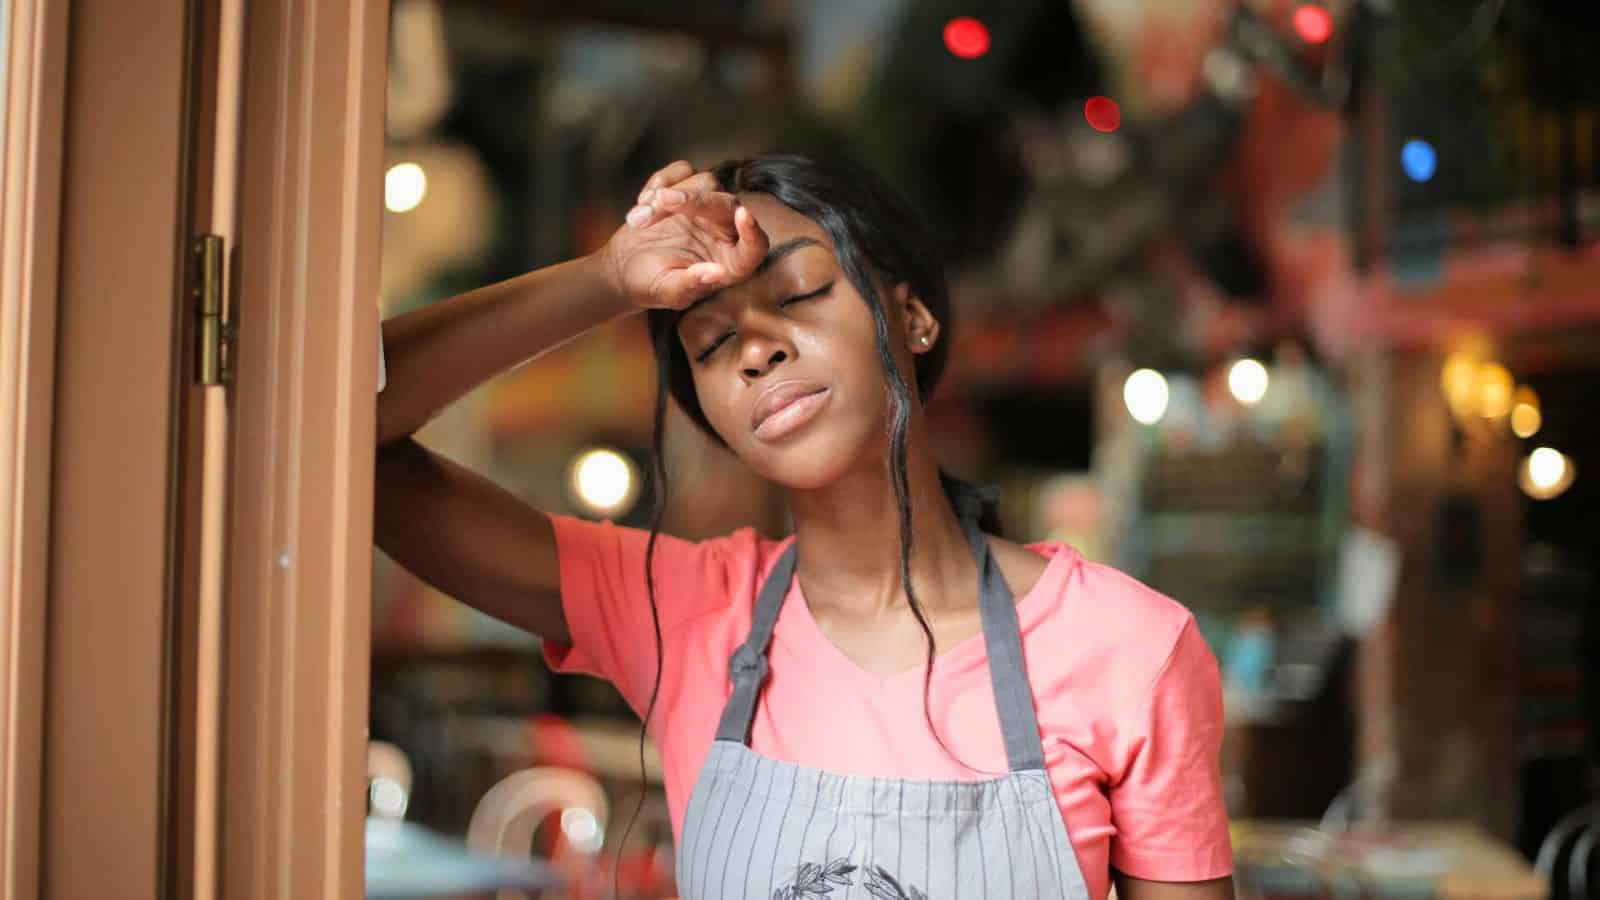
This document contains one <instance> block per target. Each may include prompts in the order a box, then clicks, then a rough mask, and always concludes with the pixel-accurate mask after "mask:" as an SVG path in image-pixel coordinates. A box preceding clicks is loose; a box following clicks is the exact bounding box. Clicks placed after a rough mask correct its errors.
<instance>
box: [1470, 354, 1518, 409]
mask: <svg viewBox="0 0 1600 900" xmlns="http://www.w3.org/2000/svg"><path fill="white" fill-rule="evenodd" d="M1514 387H1515V382H1513V381H1512V379H1511V372H1510V371H1509V370H1507V369H1506V367H1505V366H1502V365H1500V364H1499V363H1497V362H1486V363H1484V364H1483V365H1481V366H1479V367H1478V415H1480V416H1483V417H1484V418H1485V419H1498V418H1500V417H1501V416H1503V415H1506V414H1508V413H1510V412H1511V396H1512V390H1513V388H1514Z"/></svg>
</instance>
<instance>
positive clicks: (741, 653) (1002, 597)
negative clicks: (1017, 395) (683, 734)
mask: <svg viewBox="0 0 1600 900" xmlns="http://www.w3.org/2000/svg"><path fill="white" fill-rule="evenodd" d="M965 506H966V504H961V507H958V509H959V511H960V512H961V513H963V515H962V516H961V523H962V528H963V529H964V530H965V531H966V534H967V542H968V545H969V546H970V548H971V550H972V558H973V560H974V561H976V562H977V564H978V615H979V619H980V620H981V621H982V623H983V641H984V646H985V648H986V650H987V651H988V654H989V678H990V682H991V684H992V685H993V687H994V700H995V707H996V709H997V710H998V711H999V714H1000V733H1001V735H1002V736H1003V737H1004V739H1005V747H1006V762H1007V764H1008V765H1009V766H1010V767H1011V771H1013V772H1028V771H1037V770H1042V769H1043V768H1044V745H1043V743H1042V742H1041V740H1040V738H1039V718H1038V715H1037V714H1036V713H1035V712H1034V708H1033V688H1032V687H1031V686H1030V685H1029V684H1028V673H1027V669H1026V667H1025V665H1024V663H1023V656H1022V631H1021V626H1020V625H1019V624H1018V621H1017V607H1016V602H1015V600H1014V598H1013V597H1012V595H1011V589H1010V588H1009V587H1007V586H1006V582H1005V579H1004V578H1003V577H1002V576H1001V574H1000V569H999V567H998V566H996V565H995V562H994V557H993V555H992V554H991V553H990V552H989V542H988V540H987V539H985V538H984V536H983V532H982V530H980V529H979V527H978V522H977V518H976V516H975V515H974V514H973V511H972V510H970V509H967V508H963V507H965ZM795 555H796V547H795V544H794V543H790V544H789V547H788V549H786V550H784V552H783V555H782V556H780V557H778V562H777V563H776V564H775V565H774V566H773V567H772V572H771V574H769V575H768V576H767V580H766V581H765V582H764V583H763V584H762V585H761V594H760V596H759V597H758V598H757V600H756V607H755V612H754V615H753V616H752V619H751V622H750V634H749V635H748V636H747V637H746V638H745V641H744V643H743V644H741V645H739V649H737V650H735V651H734V653H733V656H732V657H731V658H730V659H729V661H728V677H729V679H730V680H731V681H732V682H733V693H732V694H731V695H730V696H729V697H728V703H727V705H726V706H724V707H723V708H722V719H721V721H720V722H719V723H718V724H717V738H716V739H717V740H719V741H732V742H734V743H738V744H748V743H749V740H750V726H751V724H752V723H753V722H754V721H755V711H756V701H757V700H758V699H759V698H760V696H761V687H762V685H763V684H764V683H765V682H766V679H767V672H768V664H767V647H768V645H769V644H770V643H771V642H772V628H773V626H774V625H775V624H776V623H777V621H778V613H779V612H781V611H782V609H783V601H784V598H785V597H787V596H788V593H789V585H790V583H791V582H792V581H793V580H794V567H795Z"/></svg>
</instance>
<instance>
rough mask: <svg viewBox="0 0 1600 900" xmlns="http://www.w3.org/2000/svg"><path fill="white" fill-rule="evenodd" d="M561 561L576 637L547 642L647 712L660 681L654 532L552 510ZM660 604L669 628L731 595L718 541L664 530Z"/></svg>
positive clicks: (569, 665) (562, 667) (558, 662)
mask: <svg viewBox="0 0 1600 900" xmlns="http://www.w3.org/2000/svg"><path fill="white" fill-rule="evenodd" d="M551 521H552V523H553V524H554V526H555V533H556V548H557V553H558V555H559V559H560V565H561V605H562V609H563V611H564V612H565V614H566V619H567V630H568V631H569V632H570V633H571V635H572V643H571V644H570V645H567V644H562V643H559V642H556V641H551V640H546V641H545V642H544V654H545V660H546V661H547V662H548V663H549V665H550V667H551V668H552V669H554V670H555V671H557V672H581V673H584V674H587V675H594V676H596V677H599V678H603V679H605V680H607V681H609V682H611V683H612V684H614V685H616V687H617V689H618V690H619V691H621V692H622V695H623V697H624V699H626V700H627V701H628V704H629V705H630V706H632V707H633V708H634V710H635V711H636V712H638V713H640V714H641V715H642V714H643V712H644V709H645V707H646V706H647V705H648V703H649V701H650V690H651V688H652V686H653V685H654V683H655V674H656V656H655V646H656V638H655V628H654V626H653V624H652V621H651V615H650V594H649V590H648V583H647V581H646V579H645V550H646V545H647V543H648V541H649V537H650V535H649V532H646V531H642V530H640V529H637V528H625V527H621V526H617V525H613V524H612V523H610V522H589V521H585V520H582V519H576V518H571V517H568V516H551ZM653 568H654V572H655V588H656V597H655V599H656V610H657V614H658V616H659V617H660V622H661V630H662V633H663V635H665V634H667V633H668V632H670V631H671V630H672V629H673V628H674V627H675V626H676V625H678V624H679V623H681V622H683V621H686V620H687V619H689V618H691V617H693V616H694V615H696V614H697V613H699V612H700V611H702V610H705V609H707V608H710V606H711V605H713V604H715V603H717V602H725V599H726V597H727V574H726V566H725V565H724V564H723V562H722V559H721V554H719V553H718V552H717V543H716V542H715V541H706V542H692V541H685V540H683V539H681V538H675V537H672V536H670V535H665V534H663V535H660V536H658V537H657V538H656V548H655V560H654V565H653Z"/></svg>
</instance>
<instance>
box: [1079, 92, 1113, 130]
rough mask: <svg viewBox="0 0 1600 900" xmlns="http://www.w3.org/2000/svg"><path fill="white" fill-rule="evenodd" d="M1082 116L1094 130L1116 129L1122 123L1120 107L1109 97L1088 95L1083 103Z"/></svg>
mask: <svg viewBox="0 0 1600 900" xmlns="http://www.w3.org/2000/svg"><path fill="white" fill-rule="evenodd" d="M1083 117H1084V118H1085V119H1088V120H1089V127H1090V128H1093V129H1094V130H1095V131H1116V130H1117V126H1119V125H1121V124H1122V109H1121V108H1120V107H1118V106H1117V101H1115V100H1113V99H1111V98H1110V97H1090V98H1089V102H1087V103H1085V104H1083Z"/></svg>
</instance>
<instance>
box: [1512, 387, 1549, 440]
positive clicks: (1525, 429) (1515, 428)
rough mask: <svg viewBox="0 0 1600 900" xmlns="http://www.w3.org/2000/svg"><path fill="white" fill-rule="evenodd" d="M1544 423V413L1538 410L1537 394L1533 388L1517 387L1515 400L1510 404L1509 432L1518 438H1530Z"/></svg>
mask: <svg viewBox="0 0 1600 900" xmlns="http://www.w3.org/2000/svg"><path fill="white" fill-rule="evenodd" d="M1543 425H1544V414H1543V413H1541V412H1540V411H1539V395H1538V394H1535V393H1534V392H1533V388H1531V387H1528V386H1527V385H1523V386H1522V387H1519V388H1517V396H1516V400H1515V402H1513V403H1512V405H1511V433H1512V434H1515V435H1516V436H1517V437H1519V438H1531V437H1533V436H1534V435H1536V434H1538V433H1539V429H1540V427H1542V426H1543Z"/></svg>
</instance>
